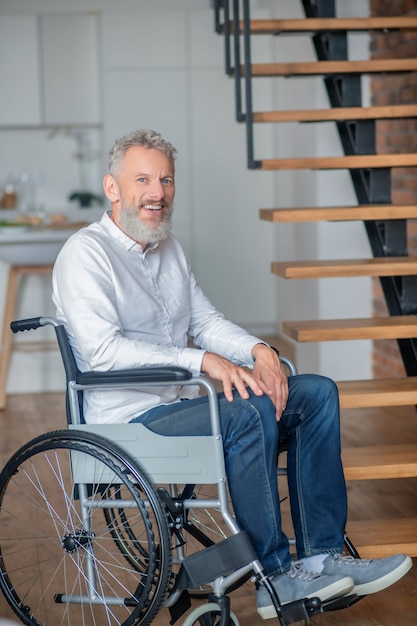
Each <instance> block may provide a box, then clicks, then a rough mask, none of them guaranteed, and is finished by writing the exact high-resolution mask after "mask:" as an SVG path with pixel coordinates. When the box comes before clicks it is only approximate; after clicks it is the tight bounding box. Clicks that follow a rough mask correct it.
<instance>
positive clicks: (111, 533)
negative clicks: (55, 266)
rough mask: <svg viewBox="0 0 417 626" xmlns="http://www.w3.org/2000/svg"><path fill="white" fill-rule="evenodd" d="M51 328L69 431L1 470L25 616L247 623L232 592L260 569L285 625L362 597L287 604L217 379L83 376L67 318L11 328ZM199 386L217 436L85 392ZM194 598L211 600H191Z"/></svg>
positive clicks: (3, 568)
mask: <svg viewBox="0 0 417 626" xmlns="http://www.w3.org/2000/svg"><path fill="white" fill-rule="evenodd" d="M48 325H51V326H53V327H54V329H55V333H56V337H57V341H58V345H59V348H60V351H61V355H62V359H63V364H64V370H65V377H66V403H67V421H68V424H67V428H66V429H64V430H57V431H54V432H48V433H45V434H43V435H40V436H38V437H36V438H34V439H32V440H31V441H29V442H28V443H26V444H25V445H23V446H22V447H21V448H20V449H19V450H17V452H15V454H14V455H13V456H12V457H11V458H10V459H9V461H8V462H7V463H6V465H5V466H4V468H3V470H2V471H1V474H0V573H1V575H0V586H1V590H2V592H3V594H4V596H5V598H6V599H7V602H8V603H9V605H10V606H11V607H12V609H13V610H14V612H15V613H16V615H17V617H18V618H19V619H20V620H21V621H22V622H23V623H24V624H28V625H37V626H41V625H42V626H58V625H61V624H62V625H64V624H65V625H67V626H98V625H99V626H146V625H148V624H151V622H152V621H153V620H154V618H155V616H156V615H157V614H158V612H159V611H160V610H161V609H163V608H164V609H167V610H168V611H169V615H170V621H169V623H170V624H174V623H176V622H177V621H178V620H180V619H181V618H183V617H184V616H185V621H183V622H182V623H183V626H197V625H203V626H239V622H238V619H237V616H236V615H235V614H234V613H233V611H232V610H231V608H230V598H229V596H228V594H229V593H230V592H231V591H233V590H234V589H236V588H238V587H239V586H241V585H242V584H243V583H245V582H246V581H248V580H249V579H252V581H253V582H254V583H255V584H256V585H264V586H265V587H266V589H267V590H268V592H269V594H270V596H271V599H272V602H273V604H274V606H275V608H276V612H277V620H278V622H279V624H280V625H281V626H288V625H289V624H293V623H296V622H301V623H303V624H309V622H310V618H311V617H312V616H313V615H315V614H317V613H321V612H323V611H326V610H335V609H338V608H346V607H347V606H350V605H351V604H353V603H354V602H355V601H356V600H357V599H358V598H357V597H355V596H353V597H349V598H342V599H336V600H333V601H327V602H325V603H321V602H320V600H319V599H318V598H311V599H304V600H300V601H297V602H293V603H290V604H285V605H281V604H280V601H279V598H278V596H277V594H276V592H275V590H274V587H273V586H272V584H271V582H270V580H269V578H268V576H267V574H266V572H265V571H264V570H263V568H262V566H261V564H260V562H259V561H258V559H257V555H256V554H255V552H254V549H253V547H252V545H251V542H250V539H249V536H248V534H247V533H246V532H244V531H242V530H240V529H239V527H238V525H237V523H236V521H235V519H234V517H233V513H232V511H231V505H230V504H229V498H228V491H227V480H226V474H225V467H224V458H223V448H222V438H221V432H220V425H219V414H218V404H217V394H216V390H215V388H214V386H213V384H212V383H211V382H210V380H208V379H207V378H205V377H193V376H192V374H191V373H190V372H189V371H188V370H185V369H182V368H178V367H150V368H141V369H135V370H116V371H111V372H97V371H87V372H80V371H79V370H78V368H77V365H76V362H75V358H74V355H73V353H72V349H71V347H70V344H69V341H68V337H67V334H66V331H65V328H64V327H63V325H62V324H61V323H60V322H59V321H58V320H56V319H55V318H52V317H38V318H31V319H26V320H18V321H14V322H12V324H11V328H12V331H13V332H19V331H23V330H31V329H37V328H40V327H44V326H48ZM282 360H283V362H284V364H286V365H287V367H288V369H289V372H290V374H294V373H296V369H295V366H294V365H293V363H292V362H291V361H289V360H288V359H284V358H282ZM196 384H198V385H200V387H201V388H202V389H203V391H204V392H205V393H207V395H208V401H209V406H210V416H211V427H212V434H211V436H208V437H166V436H162V435H157V434H155V433H153V432H152V431H150V430H148V429H147V428H145V427H144V426H143V425H141V424H138V423H132V424H105V425H103V424H86V423H85V422H84V419H83V414H82V403H83V392H84V390H87V389H92V388H103V389H109V388H115V387H129V388H132V387H141V386H149V385H155V386H159V385H196ZM282 471H283V470H281V472H282ZM201 486H204V488H203V487H201ZM351 548H352V550H354V548H353V546H351ZM192 598H200V599H201V600H204V603H201V604H199V605H198V606H197V607H196V608H193V604H192V603H191V599H192ZM194 604H195V603H194ZM190 609H191V611H190Z"/></svg>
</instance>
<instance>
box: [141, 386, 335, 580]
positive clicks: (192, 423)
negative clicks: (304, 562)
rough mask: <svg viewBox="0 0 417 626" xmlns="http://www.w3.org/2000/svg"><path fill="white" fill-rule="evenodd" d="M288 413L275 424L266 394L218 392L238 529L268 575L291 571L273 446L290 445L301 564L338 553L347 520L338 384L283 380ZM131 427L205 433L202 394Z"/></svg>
mask: <svg viewBox="0 0 417 626" xmlns="http://www.w3.org/2000/svg"><path fill="white" fill-rule="evenodd" d="M288 383H289V397H288V403H287V406H286V409H285V411H284V413H283V415H282V417H281V420H280V422H278V423H277V421H276V417H275V407H274V406H273V404H272V402H271V400H270V399H269V397H268V396H266V395H263V396H255V395H254V394H252V393H251V394H250V398H249V399H248V400H243V399H242V398H241V397H240V396H239V395H238V394H237V393H235V397H234V400H233V402H229V401H228V400H226V398H225V397H224V396H223V394H222V393H221V394H219V408H220V422H221V430H222V436H223V448H224V455H225V464H226V473H227V478H228V484H229V489H230V494H231V498H232V503H233V508H234V512H235V515H236V519H237V522H238V524H239V526H240V527H241V528H242V529H244V530H246V531H247V532H248V533H249V535H250V537H251V540H252V542H253V545H254V548H255V550H256V553H257V555H258V558H259V560H260V561H261V563H262V565H263V567H264V568H265V570H266V571H267V572H269V573H270V574H274V573H281V572H285V571H287V570H288V569H289V568H290V562H291V560H290V554H289V544H288V539H287V537H286V535H285V534H284V532H283V531H282V528H281V512H280V501H279V495H278V487H277V473H276V467H277V451H278V441H279V440H281V439H286V440H287V449H288V455H287V468H288V487H289V494H290V503H291V514H292V520H293V526H294V531H295V537H296V548H297V555H298V558H300V559H301V558H303V557H306V556H311V555H313V554H319V553H323V552H333V553H340V552H341V551H342V548H343V538H344V529H345V522H346V516H347V499H346V485H345V480H344V475H343V468H342V463H341V459H340V424H339V397H338V391H337V387H336V385H335V383H334V382H333V381H331V380H330V379H328V378H324V377H322V376H316V375H311V374H304V375H298V376H291V377H290V378H289V379H288ZM132 421H137V422H141V423H142V424H144V425H146V426H147V427H148V428H149V429H150V430H152V431H154V432H157V433H159V434H163V435H169V436H179V435H209V434H210V417H209V410H208V400H207V397H206V396H202V397H199V398H196V399H193V400H185V401H183V402H181V403H175V404H170V405H161V406H158V407H155V408H153V409H150V410H149V411H147V412H146V413H144V414H142V415H140V416H139V417H138V418H136V419H135V420H132Z"/></svg>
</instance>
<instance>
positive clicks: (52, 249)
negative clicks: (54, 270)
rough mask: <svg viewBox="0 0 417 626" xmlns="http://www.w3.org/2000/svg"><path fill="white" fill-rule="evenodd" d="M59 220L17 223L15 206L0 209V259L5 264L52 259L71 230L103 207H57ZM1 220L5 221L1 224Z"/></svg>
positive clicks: (95, 217)
mask: <svg viewBox="0 0 417 626" xmlns="http://www.w3.org/2000/svg"><path fill="white" fill-rule="evenodd" d="M59 214H60V215H62V216H63V221H62V222H56V223H52V222H50V223H46V224H45V225H41V226H30V225H18V224H12V223H11V222H14V221H16V218H19V214H17V212H16V210H9V211H8V210H4V209H3V210H1V211H0V261H3V262H4V263H7V264H9V265H46V264H50V263H54V261H55V259H56V256H57V254H58V252H59V250H60V249H61V248H62V246H63V244H64V243H65V241H66V240H67V239H68V237H70V236H71V235H72V234H73V233H74V232H76V231H77V230H79V229H80V228H82V227H83V226H87V225H88V224H90V223H91V222H94V221H96V220H98V219H100V218H101V216H102V214H103V209H102V208H100V209H78V210H77V209H72V210H71V211H68V212H66V211H60V212H59ZM2 222H8V225H7V226H2V225H1V224H2Z"/></svg>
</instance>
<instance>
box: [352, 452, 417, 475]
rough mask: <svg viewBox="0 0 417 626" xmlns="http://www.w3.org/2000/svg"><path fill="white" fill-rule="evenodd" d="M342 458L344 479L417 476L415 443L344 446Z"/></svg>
mask: <svg viewBox="0 0 417 626" xmlns="http://www.w3.org/2000/svg"><path fill="white" fill-rule="evenodd" d="M342 460H343V467H344V472H345V477H346V480H374V479H384V478H410V477H414V476H417V444H402V445H392V446H387V445H385V446H372V447H368V446H367V447H359V448H344V449H343V450H342Z"/></svg>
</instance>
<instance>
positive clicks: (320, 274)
mask: <svg viewBox="0 0 417 626" xmlns="http://www.w3.org/2000/svg"><path fill="white" fill-rule="evenodd" d="M271 271H272V273H273V274H276V275H277V276H280V277H281V278H292V279H300V278H332V277H350V276H412V275H414V274H415V275H417V256H407V257H382V258H376V257H374V258H372V259H337V260H333V261H274V262H273V263H271Z"/></svg>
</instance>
